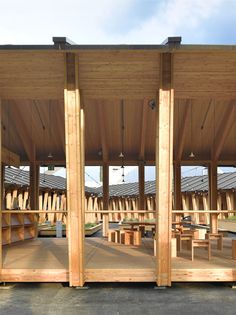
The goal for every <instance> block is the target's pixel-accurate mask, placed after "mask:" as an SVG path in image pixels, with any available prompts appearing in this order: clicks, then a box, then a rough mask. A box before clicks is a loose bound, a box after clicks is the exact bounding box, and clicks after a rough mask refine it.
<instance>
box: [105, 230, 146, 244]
mask: <svg viewBox="0 0 236 315" xmlns="http://www.w3.org/2000/svg"><path fill="white" fill-rule="evenodd" d="M108 242H114V243H119V244H124V245H136V246H140V245H141V231H137V230H128V229H127V230H109V231H108Z"/></svg>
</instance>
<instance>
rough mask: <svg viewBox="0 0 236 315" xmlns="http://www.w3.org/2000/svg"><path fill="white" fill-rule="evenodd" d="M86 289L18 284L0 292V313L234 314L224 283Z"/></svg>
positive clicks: (231, 293)
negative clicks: (157, 288)
mask: <svg viewBox="0 0 236 315" xmlns="http://www.w3.org/2000/svg"><path fill="white" fill-rule="evenodd" d="M88 285H89V289H88V290H76V289H74V288H69V287H68V285H67V284H59V283H57V284H51V283H47V284H35V283H22V284H19V283H18V284H16V285H15V287H13V288H12V289H8V290H0V314H1V315H5V314H7V315H11V314H14V315H16V314H21V315H23V314H30V315H31V314H34V315H35V314H36V315H37V314H40V315H41V314H63V315H68V314H80V315H81V314H89V315H90V314H91V315H92V314H101V315H103V314H109V315H113V314H116V315H117V314H125V315H126V314H132V315H136V314H145V315H146V314H175V315H176V314H210V315H211V314H220V315H222V314H235V308H236V299H235V295H236V291H235V290H233V289H232V288H231V287H230V286H229V285H228V284H222V283H210V284H209V283H208V284H206V283H195V284H186V283H185V284H181V283H176V284H173V286H172V287H171V288H167V289H163V290H155V289H154V287H155V284H154V283H146V284H143V283H133V284H132V283H89V284H88Z"/></svg>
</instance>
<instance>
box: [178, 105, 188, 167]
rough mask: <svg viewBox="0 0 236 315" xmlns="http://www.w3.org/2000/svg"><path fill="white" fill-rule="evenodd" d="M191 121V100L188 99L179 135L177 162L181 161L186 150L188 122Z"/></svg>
mask: <svg viewBox="0 0 236 315" xmlns="http://www.w3.org/2000/svg"><path fill="white" fill-rule="evenodd" d="M190 119H191V100H190V99H187V100H186V103H185V111H184V117H183V120H182V123H181V128H180V131H179V135H178V148H177V154H176V160H177V161H181V159H182V154H183V150H184V143H185V139H186V135H187V127H188V122H189V121H190Z"/></svg>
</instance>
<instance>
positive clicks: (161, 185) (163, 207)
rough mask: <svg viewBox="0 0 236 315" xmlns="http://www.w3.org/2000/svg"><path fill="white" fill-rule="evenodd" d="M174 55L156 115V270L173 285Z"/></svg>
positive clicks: (166, 58)
mask: <svg viewBox="0 0 236 315" xmlns="http://www.w3.org/2000/svg"><path fill="white" fill-rule="evenodd" d="M173 106H174V92H173V89H172V56H171V54H170V53H166V54H163V55H162V58H161V87H160V90H159V110H158V113H157V116H156V174H157V179H156V194H157V196H156V205H157V206H156V220H157V222H156V224H157V233H156V234H157V235H156V238H157V241H156V253H157V255H156V264H157V265H156V270H157V285H158V286H170V285H171V272H170V271H171V244H170V243H171V210H172V164H173Z"/></svg>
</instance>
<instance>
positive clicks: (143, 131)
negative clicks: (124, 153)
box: [139, 98, 148, 161]
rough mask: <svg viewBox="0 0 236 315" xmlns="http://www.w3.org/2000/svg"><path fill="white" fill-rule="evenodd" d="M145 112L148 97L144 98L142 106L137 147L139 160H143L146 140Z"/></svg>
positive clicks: (146, 110)
mask: <svg viewBox="0 0 236 315" xmlns="http://www.w3.org/2000/svg"><path fill="white" fill-rule="evenodd" d="M147 113H148V99H146V98H145V99H144V101H143V106H142V123H141V128H140V130H141V133H140V134H141V136H140V139H141V140H140V149H139V160H140V161H142V160H145V144H146V142H145V140H146V129H147Z"/></svg>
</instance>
